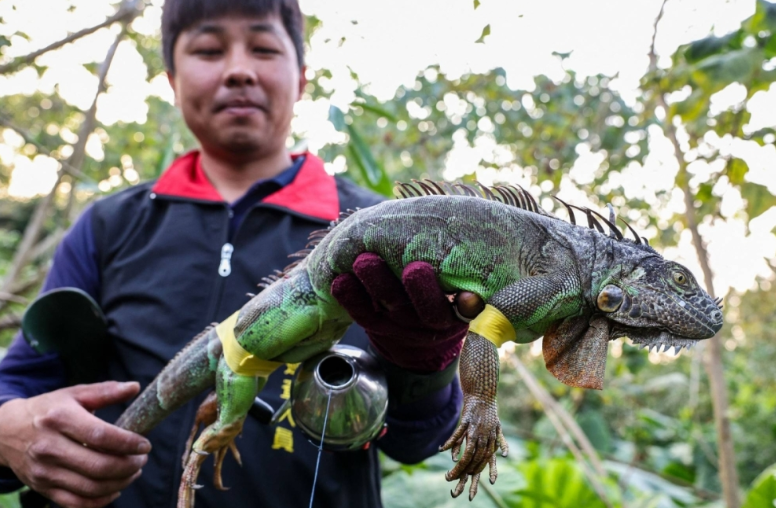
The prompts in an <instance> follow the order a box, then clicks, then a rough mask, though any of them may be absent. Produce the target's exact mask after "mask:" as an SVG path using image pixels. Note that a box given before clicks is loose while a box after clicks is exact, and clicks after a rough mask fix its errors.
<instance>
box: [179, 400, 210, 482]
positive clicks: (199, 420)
mask: <svg viewBox="0 0 776 508" xmlns="http://www.w3.org/2000/svg"><path fill="white" fill-rule="evenodd" d="M217 418H218V395H217V394H216V392H210V393H209V394H208V396H207V397H206V398H205V400H203V401H202V404H200V405H199V408H198V409H197V414H196V416H195V417H194V425H192V426H191V434H189V438H188V439H187V440H186V448H184V450H186V451H185V452H183V457H181V460H182V461H183V467H186V463H187V462H188V459H189V451H190V450H191V445H192V444H194V438H195V437H196V436H197V432H199V428H200V427H201V426H203V425H204V426H205V427H207V426H208V425H212V424H213V423H215V421H216V419H217Z"/></svg>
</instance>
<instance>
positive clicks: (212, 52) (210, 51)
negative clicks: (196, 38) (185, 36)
mask: <svg viewBox="0 0 776 508" xmlns="http://www.w3.org/2000/svg"><path fill="white" fill-rule="evenodd" d="M194 54H195V55H202V56H217V55H220V54H221V50H220V49H218V48H202V49H197V50H195V51H194Z"/></svg>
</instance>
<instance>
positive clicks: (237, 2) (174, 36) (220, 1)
mask: <svg viewBox="0 0 776 508" xmlns="http://www.w3.org/2000/svg"><path fill="white" fill-rule="evenodd" d="M230 14H237V15H243V16H256V17H263V16H268V15H272V14H276V15H278V16H279V17H280V19H281V21H282V22H283V27H284V28H285V29H286V32H287V33H288V35H289V37H291V41H292V42H293V43H294V49H296V59H297V61H298V63H299V68H301V67H302V66H303V65H304V18H303V17H302V13H301V11H300V10H299V4H298V3H297V0H165V2H164V7H163V10H162V51H163V53H164V63H165V65H166V66H167V69H168V70H169V71H170V72H172V73H175V64H174V63H173V58H172V55H173V49H174V48H175V42H176V41H177V40H178V36H179V35H180V33H181V32H182V31H184V30H186V29H187V28H191V27H192V26H194V25H195V24H197V23H199V22H200V21H202V20H205V19H213V18H218V17H221V16H225V15H230Z"/></svg>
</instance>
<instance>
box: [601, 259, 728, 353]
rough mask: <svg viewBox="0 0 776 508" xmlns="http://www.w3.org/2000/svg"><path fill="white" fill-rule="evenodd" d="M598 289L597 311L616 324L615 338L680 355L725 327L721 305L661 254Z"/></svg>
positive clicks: (612, 276) (627, 268)
mask: <svg viewBox="0 0 776 508" xmlns="http://www.w3.org/2000/svg"><path fill="white" fill-rule="evenodd" d="M629 265H630V266H629ZM598 287H599V290H598V293H597V295H595V297H596V301H595V306H596V311H598V312H600V313H602V314H603V316H605V317H606V318H607V319H609V320H610V321H612V331H611V335H612V336H611V338H612V339H614V338H617V337H623V336H627V337H630V339H631V340H632V341H633V342H634V343H636V344H643V345H645V346H647V347H649V348H652V346H656V347H657V348H658V349H659V348H660V347H661V346H664V347H665V349H668V348H669V347H676V348H677V351H678V350H679V349H681V348H682V347H685V346H691V345H692V344H694V343H695V342H697V341H698V340H701V339H708V338H711V337H713V336H714V334H715V333H717V332H718V331H719V330H720V328H722V311H721V310H720V306H719V301H718V300H714V299H712V298H711V297H710V296H709V295H708V293H706V291H704V290H703V289H702V288H701V287H700V285H699V284H698V282H697V281H696V280H695V277H693V275H692V273H690V271H689V270H688V269H687V268H686V267H684V266H682V265H680V264H679V263H675V262H673V261H667V260H665V259H663V258H662V257H661V256H659V255H650V256H646V257H642V258H640V259H639V258H637V259H636V262H635V263H627V262H625V263H623V264H622V265H619V270H613V271H611V272H609V276H608V277H606V278H605V279H604V280H602V281H601V283H600V284H599V285H598Z"/></svg>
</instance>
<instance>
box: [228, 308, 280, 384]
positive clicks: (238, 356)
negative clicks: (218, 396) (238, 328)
mask: <svg viewBox="0 0 776 508" xmlns="http://www.w3.org/2000/svg"><path fill="white" fill-rule="evenodd" d="M239 313H240V311H237V312H235V313H234V314H232V315H231V316H229V317H228V318H226V319H225V320H224V321H221V322H220V323H219V324H218V325H217V326H216V334H217V335H218V338H219V339H221V345H222V346H223V349H224V360H226V364H227V365H228V366H229V368H230V369H232V372H234V373H235V374H239V375H241V376H253V377H269V375H270V374H272V372H274V371H275V369H277V368H278V367H280V366H281V365H283V362H271V361H269V360H262V359H261V358H258V357H256V356H254V355H252V354H250V353H249V352H248V351H246V350H245V349H243V347H242V346H241V345H240V343H239V342H237V338H236V337H235V336H234V325H235V324H236V323H237V315H238V314H239Z"/></svg>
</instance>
